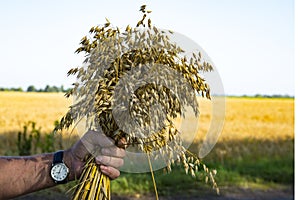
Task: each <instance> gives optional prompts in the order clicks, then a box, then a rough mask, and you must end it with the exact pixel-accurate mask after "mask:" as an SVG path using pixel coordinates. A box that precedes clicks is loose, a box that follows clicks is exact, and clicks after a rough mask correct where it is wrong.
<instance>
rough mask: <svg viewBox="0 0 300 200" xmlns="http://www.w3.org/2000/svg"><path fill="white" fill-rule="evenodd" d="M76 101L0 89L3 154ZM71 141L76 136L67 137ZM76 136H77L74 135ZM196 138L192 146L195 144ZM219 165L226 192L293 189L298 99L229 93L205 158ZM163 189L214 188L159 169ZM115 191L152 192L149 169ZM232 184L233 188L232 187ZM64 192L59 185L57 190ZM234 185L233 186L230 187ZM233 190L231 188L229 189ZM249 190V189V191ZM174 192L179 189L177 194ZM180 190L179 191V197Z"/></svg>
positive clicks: (204, 120) (205, 107)
mask: <svg viewBox="0 0 300 200" xmlns="http://www.w3.org/2000/svg"><path fill="white" fill-rule="evenodd" d="M71 102H72V101H71V100H67V99H65V98H64V96H63V94H62V93H17V92H0V147H1V148H0V154H2V155H17V154H18V150H17V148H16V146H15V144H16V138H17V132H18V131H22V128H23V125H24V124H25V123H26V122H28V121H34V122H36V123H37V126H40V127H41V130H42V132H45V133H49V132H50V131H51V130H52V129H53V124H54V121H55V120H59V119H60V117H61V116H62V115H63V114H64V113H65V112H66V111H67V109H68V106H69V105H70V103H71ZM200 103H201V118H200V124H201V126H200V129H199V136H198V138H197V139H198V140H200V139H201V137H203V136H204V135H205V133H206V131H207V129H208V128H209V121H210V119H211V115H210V108H211V107H210V103H209V102H208V101H201V102H200ZM64 140H69V142H68V144H70V143H72V138H70V137H65V138H64ZM73 140H74V139H73ZM196 146H197V142H194V143H193V144H192V146H191V150H193V149H195V147H196ZM203 161H204V163H206V164H207V165H208V166H209V167H210V168H215V169H217V171H218V173H217V177H216V179H217V182H218V184H219V186H220V189H221V193H222V191H223V194H224V193H225V194H226V191H227V194H229V193H234V192H236V191H235V189H234V188H240V189H241V188H242V190H246V191H248V190H251V191H252V190H255V192H254V195H255V194H258V193H259V192H260V191H269V192H268V193H270V191H271V193H272V191H279V190H280V191H281V190H284V191H286V190H287V191H288V192H287V194H288V195H289V196H291V197H292V196H293V188H294V99H281V98H277V99H273V98H237V97H227V98H226V117H225V123H224V126H223V130H222V134H221V135H220V137H219V139H218V143H217V144H216V146H215V147H214V149H213V150H212V151H211V152H210V154H208V156H206V157H205V158H204V159H203ZM155 174H156V180H157V185H158V188H159V193H160V194H161V195H163V196H168V195H171V194H172V195H174V193H176V192H175V191H177V193H180V195H184V194H187V193H188V194H189V195H193V194H198V193H199V192H200V193H202V194H205V193H206V192H207V191H209V192H210V191H211V189H210V187H209V186H204V185H205V184H204V181H198V180H195V179H193V178H191V177H189V176H186V175H184V172H183V171H182V170H181V169H179V167H175V169H174V172H173V173H171V174H165V173H163V171H162V170H159V171H157V172H156V173H155ZM112 187H113V191H115V192H116V191H118V193H116V194H115V195H129V196H130V195H131V196H132V195H133V196H135V197H138V196H140V195H148V194H149V193H150V194H151V193H152V192H153V188H152V183H151V177H150V176H149V174H126V173H123V174H122V175H121V177H120V178H119V179H117V180H115V181H113V184H112ZM228 188H229V189H228ZM57 190H58V191H61V190H64V189H61V188H60V187H58V188H56V190H55V191H57ZM231 190H234V192H232V191H231ZM228 191H230V192H228ZM248 192H249V191H248ZM177 193H176V194H177ZM180 195H179V196H180Z"/></svg>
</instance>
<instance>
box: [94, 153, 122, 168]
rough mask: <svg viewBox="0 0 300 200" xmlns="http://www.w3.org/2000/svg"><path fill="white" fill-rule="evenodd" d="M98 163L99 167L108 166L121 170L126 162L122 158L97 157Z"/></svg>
mask: <svg viewBox="0 0 300 200" xmlns="http://www.w3.org/2000/svg"><path fill="white" fill-rule="evenodd" d="M96 163H97V164H99V165H106V166H110V167H114V168H119V167H121V166H122V165H123V164H124V160H123V159H122V158H116V157H111V156H102V155H101V156H97V157H96Z"/></svg>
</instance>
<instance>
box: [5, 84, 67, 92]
mask: <svg viewBox="0 0 300 200" xmlns="http://www.w3.org/2000/svg"><path fill="white" fill-rule="evenodd" d="M68 90H70V88H67V89H66V88H64V86H63V85H62V86H60V87H57V86H50V85H46V87H45V88H36V87H35V86H34V85H30V86H28V87H27V89H26V90H23V88H21V87H11V88H5V87H0V91H14V92H67V91H68Z"/></svg>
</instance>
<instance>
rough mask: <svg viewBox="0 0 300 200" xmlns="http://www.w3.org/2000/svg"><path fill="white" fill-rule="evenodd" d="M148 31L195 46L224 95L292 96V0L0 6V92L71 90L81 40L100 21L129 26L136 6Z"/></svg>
mask: <svg viewBox="0 0 300 200" xmlns="http://www.w3.org/2000/svg"><path fill="white" fill-rule="evenodd" d="M142 4H147V5H148V8H149V9H151V10H152V11H153V12H152V13H151V16H150V17H151V19H152V22H153V24H154V25H155V26H157V27H159V28H163V29H171V30H174V31H176V32H179V33H181V34H184V35H186V36H187V37H189V38H191V39H192V40H194V41H195V42H197V43H198V44H199V45H200V46H201V47H202V48H203V49H204V50H205V51H206V52H207V54H208V55H209V57H210V58H211V59H212V61H213V62H214V64H215V65H216V68H217V70H218V72H219V74H220V76H221V78H222V82H223V86H224V89H225V93H226V94H228V95H243V94H248V95H253V94H289V95H294V94H295V91H294V90H295V86H294V68H295V66H294V1H292V0H264V1H261V0H223V1H221V0H195V1H191V0H190V1H178V2H175V1H169V0H164V1H159V0H151V1H129V0H118V1H116V0H115V1H101V0H95V1H92V0H87V1H76V0H73V1H71V0H69V1H68V0H64V1H59V0H52V1H40V0H26V1H21V0H11V1H8V0H7V1H0V27H1V29H0V44H1V46H0V87H19V86H21V87H23V89H26V88H27V87H28V86H29V85H35V86H36V87H37V88H44V87H45V86H46V85H47V84H49V85H57V86H60V85H64V86H65V87H70V86H71V83H72V82H73V81H74V79H72V78H70V77H67V76H66V73H67V71H68V70H69V69H70V68H71V67H75V66H79V65H80V64H81V63H82V61H83V56H82V55H77V54H74V51H75V50H76V48H77V47H78V43H79V41H80V39H81V38H82V37H83V36H84V35H86V34H87V33H88V31H89V29H90V27H91V26H94V25H99V24H103V23H105V17H107V18H108V19H110V21H111V22H112V23H113V24H114V25H115V26H119V27H121V28H122V27H123V28H125V27H126V25H127V24H131V25H132V26H134V25H135V24H136V22H137V20H139V19H140V13H139V12H138V10H139V7H140V5H142Z"/></svg>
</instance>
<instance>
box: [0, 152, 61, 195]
mask: <svg viewBox="0 0 300 200" xmlns="http://www.w3.org/2000/svg"><path fill="white" fill-rule="evenodd" d="M52 160H53V153H49V154H41V155H36V156H26V157H0V199H6V198H12V197H16V196H20V195H23V194H27V193H30V192H34V191H37V190H40V189H44V188H48V187H51V186H54V185H55V183H54V181H53V180H52V179H51V177H50V169H51V163H52Z"/></svg>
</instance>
